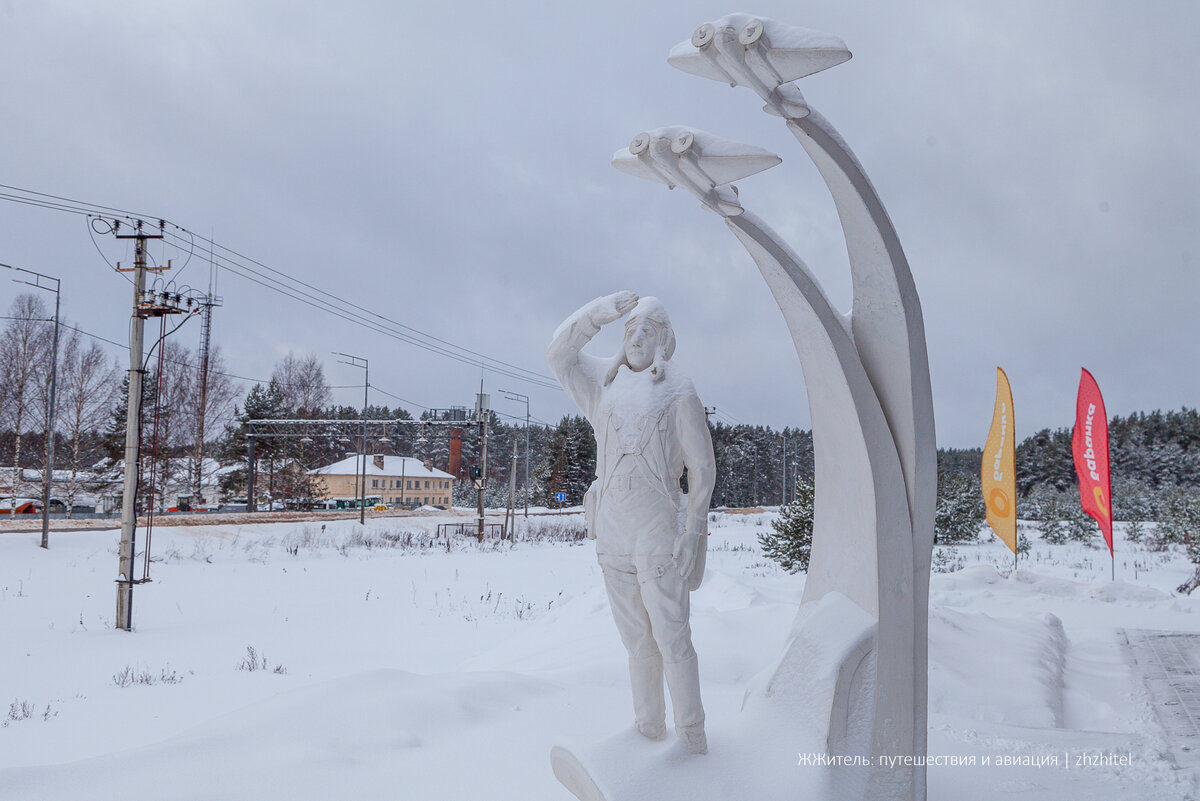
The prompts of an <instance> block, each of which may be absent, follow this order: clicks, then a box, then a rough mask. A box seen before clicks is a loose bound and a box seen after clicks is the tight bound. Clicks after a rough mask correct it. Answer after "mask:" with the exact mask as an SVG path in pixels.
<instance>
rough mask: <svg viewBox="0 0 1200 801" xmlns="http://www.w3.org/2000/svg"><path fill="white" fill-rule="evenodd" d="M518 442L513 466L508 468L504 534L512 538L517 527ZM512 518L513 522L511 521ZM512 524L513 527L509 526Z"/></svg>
mask: <svg viewBox="0 0 1200 801" xmlns="http://www.w3.org/2000/svg"><path fill="white" fill-rule="evenodd" d="M516 498H517V443H515V442H514V443H513V457H512V467H510V468H509V470H508V506H506V507H505V508H504V535H505V536H507V537H508V538H509V539H512V529H515V528H516V527H517V509H516V506H517V501H516ZM510 520H511V523H510V522H509V521H510ZM509 526H512V528H509Z"/></svg>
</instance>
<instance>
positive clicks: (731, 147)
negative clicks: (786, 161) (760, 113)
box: [612, 125, 783, 186]
mask: <svg viewBox="0 0 1200 801" xmlns="http://www.w3.org/2000/svg"><path fill="white" fill-rule="evenodd" d="M684 134H690V137H691V138H690V143H689V144H688V145H687V146H686V147H685V148H684V150H685V151H686V152H687V153H688V154H689V155H688V156H687V157H688V158H694V163H695V165H696V166H697V167H699V169H700V170H701V171H702V172H703V173H704V174H705V175H706V176H708V178H709V179H711V180H712V182H713V183H714V184H716V185H717V186H721V185H722V184H728V183H732V182H733V181H737V180H739V179H742V178H745V177H747V176H750V175H754V174H755V173H759V172H762V171H763V170H766V169H769V168H771V167H774V166H775V165H776V164H779V163H780V162H781V161H783V159H781V158H779V156H776V155H775V154H774V153H771V152H770V151H768V150H764V149H762V148H761V147H755V146H754V145H746V144H742V143H741V142H734V141H732V140H730V139H722V138H721V137H719V136H715V135H713V134H710V133H708V132H707V131H700V130H696V129H695V128H688V127H685V126H682V125H670V126H667V127H665V128H659V129H657V130H654V131H650V132H648V134H647V136H648V137H649V140H650V145H649V148H648V152H649V154H650V158H638V157H637V156H635V155H634V154H633V153H632V152H631V151H630V149H629V148H627V147H625V148H622V149H620V150H618V151H617V152H616V153H614V154H613V160H612V164H613V166H614V167H616V168H617V169H618V170H620V171H621V172H624V173H628V174H629V175H633V176H635V177H638V178H645V179H647V180H650V181H658V182H659V183H664V184H667V185H673V184H677V183H679V181H678V180H676V179H675V177H673V174H672V170H671V168H670V165H669V164H666V165H663V166H662V167H659V166H656V164H655V162H656V161H657V159H658V158H669V159H675V158H677V157H678V155H679V154H678V153H677V152H674V151H673V148H671V147H666V146H665V145H666V144H667V143H674V142H678V141H679V139H680V137H681V136H682V135H684ZM659 153H661V154H662V155H661V156H660V155H658V154H659ZM676 169H678V168H677V167H676Z"/></svg>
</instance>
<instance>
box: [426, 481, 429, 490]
mask: <svg viewBox="0 0 1200 801" xmlns="http://www.w3.org/2000/svg"><path fill="white" fill-rule="evenodd" d="M425 489H429V482H428V481H426V482H425Z"/></svg>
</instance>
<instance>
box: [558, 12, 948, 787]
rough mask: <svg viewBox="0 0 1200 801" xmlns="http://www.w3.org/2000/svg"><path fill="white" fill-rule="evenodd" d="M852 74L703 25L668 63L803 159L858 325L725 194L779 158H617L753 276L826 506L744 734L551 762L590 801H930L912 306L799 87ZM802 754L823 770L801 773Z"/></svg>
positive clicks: (760, 26)
mask: <svg viewBox="0 0 1200 801" xmlns="http://www.w3.org/2000/svg"><path fill="white" fill-rule="evenodd" d="M849 58H850V52H849V51H848V50H847V49H846V46H845V44H844V43H843V42H842V41H841V40H840V39H837V38H836V37H832V36H829V35H827V34H823V33H819V32H816V31H810V30H807V29H803V28H795V27H791V26H786V25H782V24H779V23H776V22H773V21H771V20H765V19H760V18H755V17H751V16H749V15H745V14H731V15H729V16H726V17H724V18H722V19H720V20H716V21H714V22H712V23H706V24H705V25H702V26H701V27H700V28H699V29H697V30H696V32H695V33H694V34H693V36H692V37H691V39H690V40H689V41H685V42H682V43H680V44H679V45H676V46H675V47H674V48H672V49H671V52H670V55H669V58H668V62H669V63H670V64H672V65H673V66H675V67H678V68H679V69H682V70H684V71H686V72H690V73H692V74H695V75H699V76H701V77H706V78H711V79H714V80H719V81H724V82H727V83H729V84H730V85H731V86H743V87H747V88H750V89H751V90H753V91H754V92H755V93H756V94H757V95H759V97H760V98H761V99H762V100H763V101H764V103H765V106H764V110H765V111H766V112H767V113H769V114H773V115H775V116H779V117H781V118H783V120H784V122H785V125H786V126H787V128H788V130H789V131H791V132H792V134H793V135H794V136H795V137H796V139H797V140H798V141H799V142H800V144H801V145H802V146H803V147H804V149H805V151H806V153H807V154H808V156H809V158H810V159H811V160H812V161H813V163H814V164H815V165H816V166H817V168H818V170H819V171H820V173H821V175H822V177H823V179H824V180H825V183H826V185H827V187H828V189H829V191H830V193H831V195H832V196H833V200H834V203H835V205H836V207H837V210H838V214H839V218H840V221H841V226H842V231H843V234H844V237H845V241H846V248H847V251H848V254H849V261H850V269H851V274H852V278H853V287H854V300H853V307H852V309H851V311H850V314H849V315H848V316H846V315H843V313H842V312H841V311H840V310H838V309H836V308H835V307H834V306H833V305H832V303H831V302H830V301H829V299H828V297H827V296H826V294H825V292H824V290H823V289H822V288H821V286H820V284H819V283H818V282H817V281H816V279H815V278H814V277H813V275H812V273H811V272H810V271H809V270H808V268H807V266H806V265H805V264H804V262H803V261H802V260H801V259H800V257H799V256H798V255H797V254H796V253H795V252H794V251H793V250H792V249H791V247H789V245H788V244H787V243H786V242H785V241H783V239H782V238H781V237H780V236H779V235H778V234H777V233H776V232H775V231H773V230H772V229H771V228H769V227H768V226H767V225H766V224H765V223H763V222H762V221H761V220H760V219H759V218H758V217H757V216H755V215H754V214H753V213H751V212H750V211H747V210H746V209H745V205H744V203H743V200H742V199H741V198H740V197H739V194H738V191H737V189H736V188H735V187H733V186H732V185H731V182H732V181H734V180H738V179H740V178H743V177H746V176H749V175H752V174H754V173H757V172H760V171H761V170H764V169H768V168H770V167H772V166H774V165H775V164H778V163H779V161H780V160H779V159H778V157H776V156H773V155H772V154H770V153H768V152H766V151H764V150H762V149H761V148H757V147H753V146H750V145H741V144H738V143H735V142H730V141H728V140H725V139H721V138H719V137H716V136H713V135H712V134H708V133H705V132H703V131H699V130H696V129H692V128H687V127H682V126H675V127H669V128H660V129H657V130H652V131H647V132H644V133H641V134H638V135H637V136H635V137H634V138H633V140H632V141H631V143H630V145H629V147H627V148H623V149H621V150H619V151H618V152H617V153H616V154H615V156H614V158H613V165H614V166H615V167H617V168H618V169H620V170H622V171H624V172H627V173H629V174H632V175H635V176H638V177H642V178H647V179H650V180H654V181H658V182H661V183H666V184H667V185H668V187H670V188H675V187H676V186H679V187H682V188H684V189H685V190H687V191H688V192H689V193H691V194H692V195H694V196H695V197H696V198H697V199H699V200H700V202H701V205H702V206H703V207H704V208H705V209H707V210H709V211H712V212H714V213H716V214H718V215H720V216H721V217H722V218H724V221H725V224H726V225H727V226H728V227H729V229H730V230H731V231H732V233H733V234H734V236H736V237H737V238H738V240H739V241H740V242H741V243H742V244H743V246H744V247H745V248H746V250H747V251H748V252H749V254H750V255H751V257H752V258H753V260H754V262H755V264H756V265H757V266H758V268H759V271H760V273H761V274H762V276H763V279H764V280H765V281H766V283H767V286H768V287H769V288H770V290H771V292H772V294H773V295H774V297H775V301H776V303H777V304H778V306H779V309H780V311H781V312H782V314H783V317H784V320H785V322H786V323H787V326H788V329H789V331H790V333H791V335H792V339H793V341H794V343H795V346H796V353H797V355H798V356H799V358H800V364H801V367H802V369H803V372H804V377H805V385H806V386H807V389H808V401H809V407H810V411H811V419H812V424H813V450H814V454H815V461H816V465H815V479H814V481H815V491H816V506H815V520H814V529H813V546H812V558H811V563H810V567H809V571H808V578H807V581H806V584H805V591H804V597H803V600H802V602H801V607H800V610H799V612H798V614H797V617H796V620H795V623H794V625H793V628H792V631H791V632H790V634H789V636H788V639H787V643H786V645H785V647H784V651H783V654H782V655H781V657H780V659H779V661H778V663H777V665H776V667H775V668H774V669H773V670H772V671H770V672H769V673H768V675H765V676H762V677H760V679H759V680H757V681H756V682H754V683H753V684H752V686H751V687H750V688H749V690H748V691H747V694H746V699H745V702H744V704H743V710H742V713H741V715H740V716H739V718H738V720H737V724H736V726H734V727H733V729H732V730H730V731H727V732H725V731H711V730H710V731H709V732H708V738H709V746H710V753H709V755H708V756H707V757H705V758H704V759H679V758H677V756H676V755H675V754H674V752H672V751H670V750H654V749H653V748H647V747H646V746H645V745H644V744H643V745H642V747H640V748H639V747H638V743H636V742H635V741H634V740H632V739H631V738H630V737H629V736H628V735H618V736H616V737H613V738H610V739H609V740H607V741H604V742H602V743H600V744H597V745H594V746H591V747H588V748H585V749H578V750H576V751H570V750H567V749H565V748H556V749H555V750H554V752H553V754H552V764H553V766H554V769H555V774H556V775H557V776H558V777H559V779H560V781H562V782H563V783H564V785H566V786H567V787H568V789H570V790H571V791H572V792H574V793H575V794H576V796H577V797H579V798H581V799H585V801H597V800H598V799H607V801H617V800H618V799H625V798H641V797H655V798H680V799H682V798H689V799H690V798H718V797H743V798H750V797H753V798H757V799H773V798H796V797H812V798H826V799H838V801H848V800H849V799H868V798H869V799H874V800H876V801H900V800H901V799H905V800H906V801H907V800H914V801H920V799H924V797H925V771H924V767H923V766H921V765H920V762H921V759H920V758H921V757H923V756H924V754H925V752H926V729H927V722H926V708H927V664H928V657H927V647H928V602H929V563H930V553H931V550H932V546H933V517H934V504H935V493H936V446H935V442H934V421H933V402H932V395H931V391H930V383H929V367H928V358H927V353H926V346H925V332H924V322H923V319H922V315H921V306H920V300H919V298H918V296H917V292H916V288H915V286H914V283H913V280H912V275H911V273H910V271H909V268H908V263H907V261H906V259H905V257H904V252H903V249H902V248H901V246H900V241H899V238H898V236H897V234H896V231H895V229H894V227H893V226H892V223H891V220H890V219H889V218H888V215H887V212H886V211H885V209H884V207H883V204H882V203H881V201H880V199H879V197H878V195H877V194H876V193H875V190H874V188H873V187H872V186H871V183H870V180H869V179H868V178H867V176H866V173H865V172H864V171H863V169H862V166H861V165H860V164H859V163H858V161H857V159H856V158H855V157H854V154H853V153H852V152H851V151H850V149H849V147H848V146H847V145H846V144H845V142H844V141H843V140H842V138H841V136H840V135H839V134H838V133H837V131H836V130H835V129H834V128H833V126H832V125H831V124H830V123H829V122H828V121H827V120H825V119H824V118H823V117H822V116H821V115H820V114H819V113H817V112H816V111H815V110H813V108H812V107H811V105H810V104H809V103H808V102H807V101H806V100H805V98H804V96H803V95H802V94H801V93H800V90H799V89H798V88H797V87H796V86H795V84H794V83H792V82H793V81H795V80H797V79H799V78H802V77H804V76H806V75H809V74H812V73H814V72H817V71H820V70H823V69H826V68H828V67H831V66H835V65H837V64H840V63H842V62H844V61H846V60H848V59H849ZM560 333H561V329H560ZM764 645H765V644H764ZM797 752H799V753H821V754H824V755H827V756H828V757H831V758H830V759H828V760H825V761H822V762H820V766H819V767H816V768H799V769H798V768H797V766H796V754H797Z"/></svg>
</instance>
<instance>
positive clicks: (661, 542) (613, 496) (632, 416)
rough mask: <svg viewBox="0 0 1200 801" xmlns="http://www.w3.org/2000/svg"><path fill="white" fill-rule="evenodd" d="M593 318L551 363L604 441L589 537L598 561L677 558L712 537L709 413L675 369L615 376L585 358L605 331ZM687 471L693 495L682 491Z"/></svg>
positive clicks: (567, 326) (577, 322)
mask: <svg viewBox="0 0 1200 801" xmlns="http://www.w3.org/2000/svg"><path fill="white" fill-rule="evenodd" d="M589 310H590V306H585V307H584V308H583V309H580V311H579V312H576V313H575V314H574V315H572V316H571V317H570V318H568V319H567V320H566V321H565V322H564V323H563V325H562V326H560V327H559V329H558V331H556V332H555V336H554V339H553V341H552V342H551V345H550V349H549V350H548V352H547V362H548V363H549V365H550V367H551V369H552V370H553V371H554V373H555V376H556V377H557V378H558V380H559V381H560V383H561V384H562V385H563V387H564V389H566V391H567V394H568V395H569V396H570V398H571V400H572V401H574V402H575V404H576V405H577V406H578V407H579V408H580V410H581V411H582V412H583V413H584V415H585V416H586V417H587V419H588V422H589V423H591V425H592V428H593V430H594V432H595V435H596V481H595V482H594V483H593V484H592V488H591V489H590V490H589V493H588V494H589V496H590V497H588V498H587V499H585V506H587V507H588V509H587V511H588V524H589V529H590V534H591V535H592V536H594V537H595V539H596V552H597V554H598V555H606V554H608V555H630V556H670V555H671V553H672V548H673V547H674V544H675V541H676V539H677V537H678V536H679V534H680V533H681V532H683V531H685V530H686V531H689V532H693V533H697V534H700V535H702V534H704V533H705V532H706V530H707V515H708V502H709V499H710V497H711V495H712V488H713V483H714V481H715V472H716V471H715V465H714V463H713V455H712V453H713V452H712V440H711V437H710V435H709V431H708V425H707V422H706V418H705V415H704V407H703V405H702V404H701V402H700V399H699V398H698V397H697V395H696V390H695V388H694V386H693V385H692V382H691V380H690V379H689V378H687V376H685V375H684V374H683V372H682V371H681V370H679V369H678V368H676V367H674V366H673V365H666V364H664V365H658V366H656V368H654V369H646V370H642V371H640V372H633V371H632V370H630V369H629V367H628V366H627V365H624V364H621V365H620V366H619V367H618V368H617V369H615V370H613V369H612V367H611V366H612V364H613V360H605V359H600V358H597V357H595V356H591V355H589V354H586V353H582V352H581V351H582V348H583V347H584V346H585V345H586V344H587V343H588V342H589V341H590V340H591V339H592V338H593V337H594V336H595V335H596V334H597V333H598V332H599V330H600V329H599V328H598V327H597V326H596V325H595V324H594V323H592V321H591V319H590V316H589V314H588V311H589ZM606 375H611V376H612V379H611V382H610V383H608V384H607V385H605V377H606ZM685 467H686V468H687V470H688V482H689V492H688V493H684V492H682V490H681V489H680V484H679V479H680V476H681V475H682V474H683V471H684V468H685ZM698 544H699V545H700V547H701V548H703V543H698ZM702 552H703V551H701V553H702Z"/></svg>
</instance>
